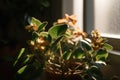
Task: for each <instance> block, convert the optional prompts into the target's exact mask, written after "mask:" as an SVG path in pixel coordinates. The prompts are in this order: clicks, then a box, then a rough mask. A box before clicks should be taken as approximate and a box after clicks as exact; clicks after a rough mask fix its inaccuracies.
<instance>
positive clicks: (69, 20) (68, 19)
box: [57, 14, 77, 26]
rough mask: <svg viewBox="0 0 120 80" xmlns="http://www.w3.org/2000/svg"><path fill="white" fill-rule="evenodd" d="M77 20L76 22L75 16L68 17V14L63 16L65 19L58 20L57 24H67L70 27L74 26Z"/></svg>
mask: <svg viewBox="0 0 120 80" xmlns="http://www.w3.org/2000/svg"><path fill="white" fill-rule="evenodd" d="M76 22H77V20H76V16H75V15H71V16H69V15H68V14H65V18H63V19H58V20H57V23H58V24H64V23H65V24H68V25H70V26H75V24H76Z"/></svg>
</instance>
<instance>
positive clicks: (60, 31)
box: [48, 24, 67, 39]
mask: <svg viewBox="0 0 120 80" xmlns="http://www.w3.org/2000/svg"><path fill="white" fill-rule="evenodd" d="M66 30H67V25H63V24H62V25H54V26H53V27H51V28H50V29H49V30H48V33H49V34H50V36H51V37H52V38H53V39H57V38H58V37H60V36H62V35H64V34H65V32H66Z"/></svg>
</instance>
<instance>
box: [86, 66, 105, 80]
mask: <svg viewBox="0 0 120 80" xmlns="http://www.w3.org/2000/svg"><path fill="white" fill-rule="evenodd" d="M87 73H88V75H90V76H91V77H92V79H93V80H94V79H95V80H103V75H102V72H101V71H100V69H99V68H98V67H97V66H91V67H90V68H89V69H88V71H87Z"/></svg>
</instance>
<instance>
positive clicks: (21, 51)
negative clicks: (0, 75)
mask: <svg viewBox="0 0 120 80" xmlns="http://www.w3.org/2000/svg"><path fill="white" fill-rule="evenodd" d="M24 52H25V48H22V49H21V50H20V52H19V55H18V57H17V59H16V61H15V62H14V64H13V66H15V65H16V63H17V62H18V60H19V59H20V57H21V56H22V54H23V53H24Z"/></svg>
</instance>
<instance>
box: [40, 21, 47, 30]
mask: <svg viewBox="0 0 120 80" xmlns="http://www.w3.org/2000/svg"><path fill="white" fill-rule="evenodd" d="M47 24H48V22H43V23H41V25H40V26H39V27H38V31H39V32H40V31H42V30H45V27H46V26H47Z"/></svg>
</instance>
